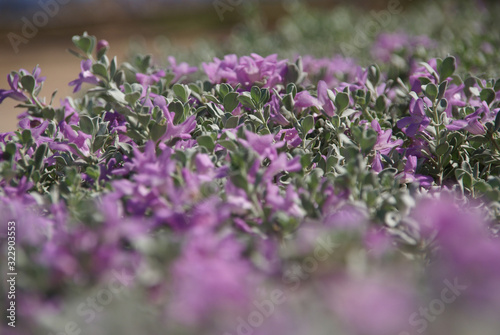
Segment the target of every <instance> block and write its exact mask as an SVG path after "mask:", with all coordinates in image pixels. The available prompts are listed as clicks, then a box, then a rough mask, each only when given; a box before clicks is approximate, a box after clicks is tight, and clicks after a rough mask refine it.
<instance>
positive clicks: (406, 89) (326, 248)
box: [0, 7, 500, 335]
mask: <svg viewBox="0 0 500 335" xmlns="http://www.w3.org/2000/svg"><path fill="white" fill-rule="evenodd" d="M433 8H434V7H433ZM436 10H437V9H436ZM304 12H305V11H304ZM305 13H306V14H300V15H313V14H311V13H309V12H305ZM296 15H299V14H296ZM316 15H317V20H316V21H315V23H314V22H311V19H309V21H306V22H309V25H310V26H312V28H311V29H310V30H311V31H312V32H311V33H312V34H314V32H315V31H316V30H314V29H317V31H324V29H326V28H325V27H323V24H325V22H329V21H325V20H326V19H325V18H324V17H321V15H319V14H316ZM441 15H443V13H441ZM348 17H351V16H348ZM299 22H302V24H305V23H304V21H303V20H302V21H299ZM484 22H488V21H487V20H485V21H484ZM300 24H301V23H299V24H298V26H297V27H298V28H297V29H300V27H301V26H300ZM314 24H316V25H317V26H314ZM468 24H470V25H471V26H472V25H475V27H476V28H475V29H472V30H469V31H468V33H469V34H470V36H467V37H466V38H465V39H460V40H458V39H456V38H455V39H452V40H451V41H440V40H438V39H433V38H431V37H425V38H424V37H418V36H414V35H412V34H411V29H410V28H408V29H409V32H402V31H400V32H397V33H381V34H379V35H377V36H376V37H375V41H374V42H373V43H370V44H369V46H367V47H369V48H370V50H371V55H373V60H374V61H376V63H373V64H372V65H367V66H360V65H359V64H360V62H364V61H365V60H366V53H365V52H364V51H363V50H361V49H360V50H359V54H357V55H356V54H354V55H351V56H353V57H352V58H351V57H345V56H342V55H334V56H333V57H329V58H318V56H316V55H305V54H303V55H302V57H299V56H297V57H294V58H288V59H281V58H280V57H279V56H278V55H275V54H272V55H269V56H259V55H257V54H254V53H251V54H250V53H249V55H243V56H237V55H235V54H227V55H225V56H223V57H220V58H214V59H213V60H205V62H203V63H202V64H201V66H200V67H197V66H191V65H189V64H188V63H185V62H180V61H179V60H176V59H175V58H174V57H170V58H169V59H168V61H169V64H170V65H168V66H166V67H158V66H155V65H153V64H152V62H151V58H150V57H149V56H145V57H144V56H137V57H136V58H135V59H134V60H132V61H130V62H129V63H122V64H119V63H118V61H117V59H116V58H113V59H109V58H108V57H107V52H108V49H109V45H108V43H107V42H106V41H99V42H98V41H97V40H96V38H95V37H93V36H88V35H87V34H84V35H82V36H75V37H74V38H73V42H74V44H75V46H76V47H77V49H78V50H77V51H73V53H74V54H75V55H77V56H78V57H80V58H81V72H80V75H79V77H78V78H77V79H76V80H74V81H73V82H71V83H70V85H71V86H74V91H75V92H78V91H80V90H81V89H82V87H83V85H84V84H85V85H86V86H85V87H90V89H89V90H88V91H86V92H85V93H84V94H83V95H82V96H81V97H80V98H71V97H67V98H65V99H64V100H62V101H61V102H60V104H57V103H55V102H54V101H52V99H45V98H41V97H40V91H41V89H42V86H43V82H44V81H45V78H44V77H42V76H41V70H40V69H39V68H35V69H34V70H33V71H32V72H30V71H27V70H20V71H17V72H12V73H11V74H10V75H9V76H8V83H9V86H10V87H9V88H8V89H5V90H0V102H2V101H3V100H4V99H6V98H10V99H15V100H19V101H20V105H19V107H21V108H22V109H23V110H24V112H23V113H22V114H21V115H20V116H19V119H20V121H19V128H18V130H16V131H14V132H10V133H5V134H1V135H0V213H1V219H2V222H1V227H2V232H1V233H0V234H2V243H4V241H5V239H4V237H5V236H6V235H7V229H6V228H7V222H8V221H15V222H16V227H17V234H16V237H17V246H16V251H17V272H18V273H19V277H18V283H17V285H18V286H17V305H18V317H19V323H18V324H17V327H16V329H12V328H10V327H7V326H6V327H5V328H3V329H2V334H4V333H6V334H10V333H11V332H13V331H14V330H15V332H13V334H14V333H15V334H42V333H43V334H45V333H50V332H52V333H57V334H59V333H65V334H73V333H74V334H78V331H79V330H81V333H82V334H119V333H123V334H160V333H161V334H201V333H203V334H252V333H253V334H284V333H288V334H333V333H334V334H360V335H363V334H371V335H386V334H414V333H415V334H416V333H426V334H427V333H428V334H441V333H454V334H470V333H472V332H474V333H478V334H490V333H492V334H493V333H494V332H495V331H496V329H498V326H500V325H499V321H498V311H499V309H500V289H499V286H498V285H499V284H498V283H499V282H500V243H499V241H498V236H497V235H498V230H499V224H498V223H499V219H500V136H499V129H500V113H499V111H500V80H499V79H498V78H490V77H488V76H487V75H484V74H485V73H494V72H492V71H494V70H491V69H498V65H499V63H498V60H497V61H496V62H495V63H491V61H494V59H495V57H498V55H499V54H500V50H499V49H498V46H499V45H500V44H499V43H496V42H498V34H496V35H495V32H492V33H491V34H483V33H482V30H481V29H486V28H487V26H482V28H481V22H479V21H477V20H476V21H472V23H471V22H468ZM284 26H287V25H286V24H284ZM334 27H337V28H336V29H337V30H340V28H339V26H338V25H334ZM458 27H460V24H457V25H450V27H449V30H450V31H458V29H459V28H458ZM248 29H249V30H248V31H246V32H243V33H242V32H239V33H236V35H235V36H238V34H251V28H248ZM275 34H279V33H278V32H277V33H275ZM323 34H324V32H323ZM452 35H453V34H452ZM298 36H301V37H300V38H301V39H300V41H304V43H305V45H307V43H312V42H311V41H310V39H308V38H307V35H300V34H298ZM429 36H431V34H429ZM265 38H266V37H262V39H265ZM274 38H276V36H275V37H274ZM495 39H496V40H495ZM249 40H251V39H249ZM297 43H299V42H297ZM461 43H464V44H467V43H472V44H471V45H475V46H480V47H479V48H475V49H473V50H472V51H473V54H471V53H470V52H469V51H468V50H469V47H470V46H469V45H467V46H463V45H462V44H461ZM255 45H256V48H257V49H258V47H259V45H265V43H264V44H262V43H260V44H259V43H258V42H255ZM443 45H446V46H447V47H450V48H451V50H450V54H452V55H447V54H446V53H444V54H442V57H441V58H438V57H430V55H432V54H436V53H440V52H441V49H440V46H441V47H442V46H443ZM281 47H282V50H284V49H286V47H285V46H281ZM311 50H314V49H311ZM455 51H456V52H455ZM285 52H288V51H285ZM311 52H312V51H311ZM316 54H317V55H319V53H316ZM363 55H364V56H363ZM292 57H293V56H292ZM363 57H365V58H364V59H365V60H362V59H363ZM482 60H485V62H482ZM466 71H475V72H473V74H471V73H467V72H466ZM4 227H5V229H3V228H4ZM0 264H1V265H0V268H1V269H2V272H3V273H7V272H8V271H7V269H6V267H5V266H4V262H3V261H2V263H0Z"/></svg>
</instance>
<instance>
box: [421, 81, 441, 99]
mask: <svg viewBox="0 0 500 335" xmlns="http://www.w3.org/2000/svg"><path fill="white" fill-rule="evenodd" d="M422 89H423V90H424V92H425V95H426V96H427V97H428V98H429V99H431V101H434V99H436V97H437V95H438V88H437V86H436V85H434V84H427V85H424V86H422Z"/></svg>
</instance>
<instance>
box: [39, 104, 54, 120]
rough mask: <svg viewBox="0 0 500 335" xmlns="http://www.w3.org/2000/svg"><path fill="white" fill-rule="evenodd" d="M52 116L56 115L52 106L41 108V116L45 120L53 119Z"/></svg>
mask: <svg viewBox="0 0 500 335" xmlns="http://www.w3.org/2000/svg"><path fill="white" fill-rule="evenodd" d="M54 116H56V111H55V110H54V108H52V107H45V108H44V109H42V117H43V118H44V119H45V120H53V119H54Z"/></svg>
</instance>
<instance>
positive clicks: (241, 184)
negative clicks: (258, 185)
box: [230, 173, 248, 191]
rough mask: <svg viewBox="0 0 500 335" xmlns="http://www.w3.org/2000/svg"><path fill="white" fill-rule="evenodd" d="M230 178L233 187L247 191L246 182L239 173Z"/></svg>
mask: <svg viewBox="0 0 500 335" xmlns="http://www.w3.org/2000/svg"><path fill="white" fill-rule="evenodd" d="M230 178H231V182H232V183H233V184H234V186H236V187H238V188H241V189H243V190H245V191H248V180H247V178H245V177H244V176H243V175H241V174H240V173H235V174H233V175H232V176H231V177H230Z"/></svg>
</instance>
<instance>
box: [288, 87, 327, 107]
mask: <svg viewBox="0 0 500 335" xmlns="http://www.w3.org/2000/svg"><path fill="white" fill-rule="evenodd" d="M294 100H295V104H294V106H295V107H298V108H309V107H316V108H321V105H322V104H321V103H320V101H319V100H318V99H317V98H315V97H313V96H312V95H311V94H310V93H309V92H307V91H301V92H299V93H297V94H296V95H295V98H294Z"/></svg>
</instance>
